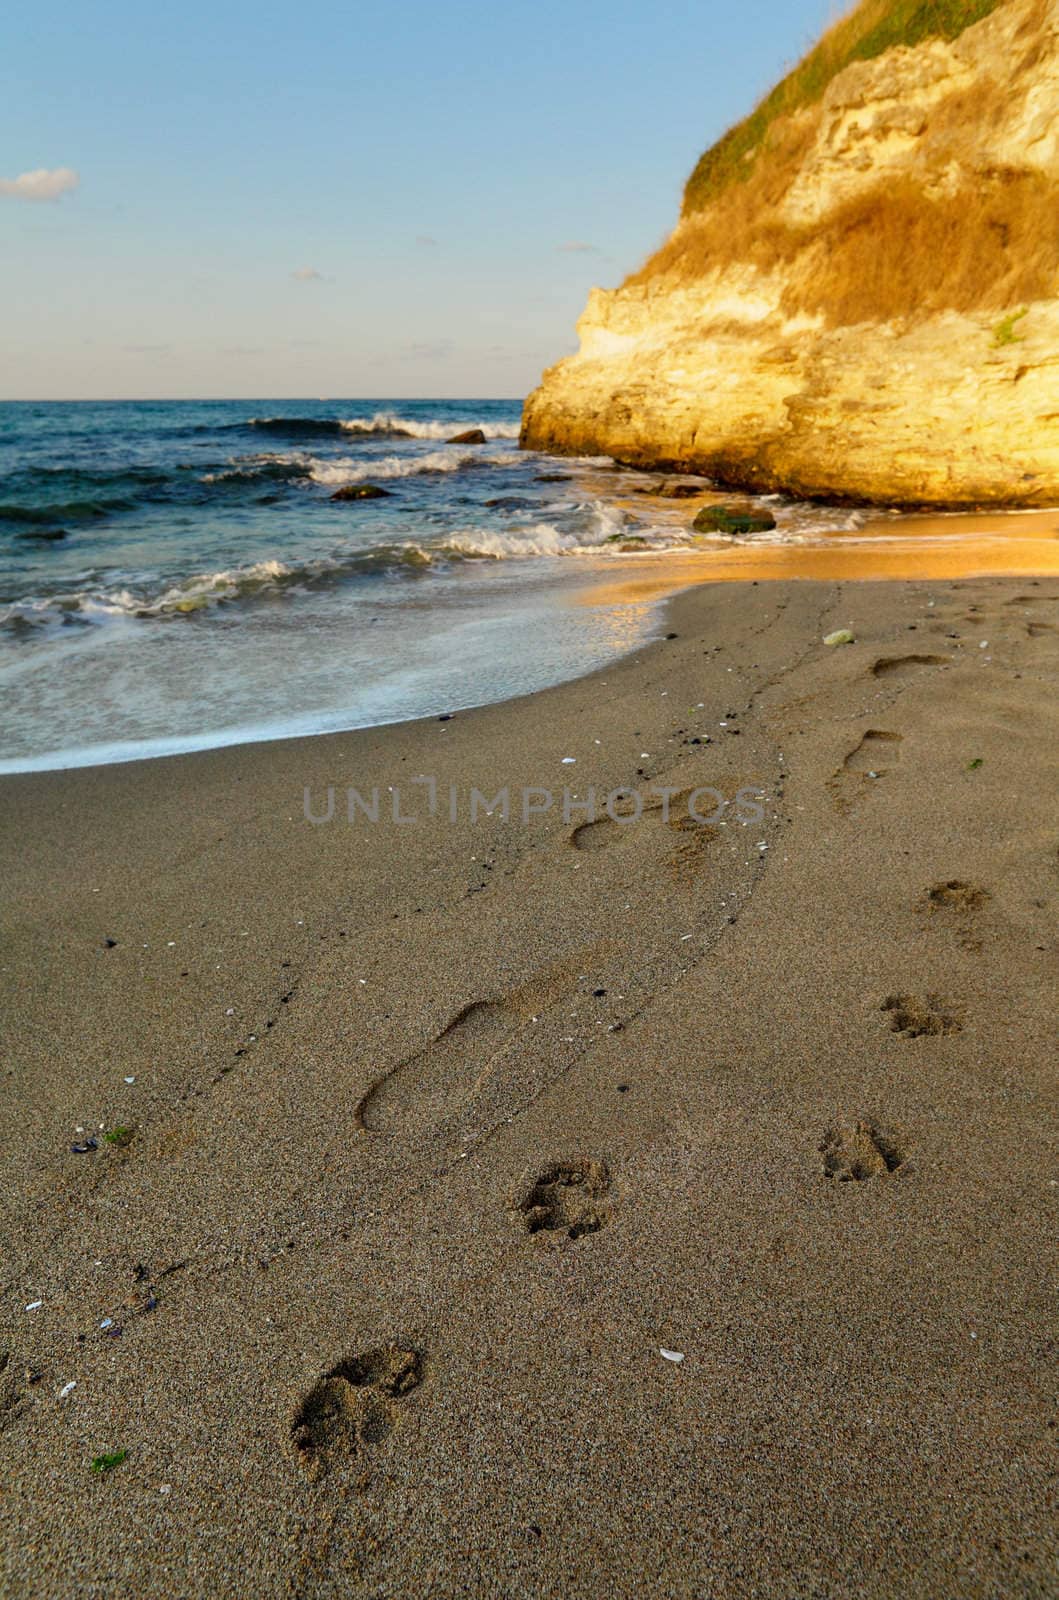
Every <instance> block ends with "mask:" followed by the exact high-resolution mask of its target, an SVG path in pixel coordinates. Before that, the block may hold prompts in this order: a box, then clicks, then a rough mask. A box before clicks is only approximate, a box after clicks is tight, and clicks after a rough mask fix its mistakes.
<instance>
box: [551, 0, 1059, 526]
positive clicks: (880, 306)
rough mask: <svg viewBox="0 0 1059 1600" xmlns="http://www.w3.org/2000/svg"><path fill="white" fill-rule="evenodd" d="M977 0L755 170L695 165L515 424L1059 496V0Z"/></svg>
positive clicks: (799, 126) (840, 490)
mask: <svg viewBox="0 0 1059 1600" xmlns="http://www.w3.org/2000/svg"><path fill="white" fill-rule="evenodd" d="M861 9H862V11H864V10H866V9H867V7H866V6H865V7H862V8H861ZM957 9H959V7H958V6H957ZM873 10H874V12H875V14H876V15H877V14H878V11H879V6H878V5H877V4H876V5H875V6H874V8H873ZM982 10H988V15H986V16H984V17H982V19H981V20H979V21H976V22H973V23H972V24H971V25H970V26H967V27H965V28H963V30H962V31H955V36H954V37H950V38H945V37H934V38H927V39H923V40H921V41H920V42H918V43H916V44H915V45H913V46H911V47H908V46H903V45H898V46H896V47H893V48H889V49H886V50H885V51H884V52H883V53H881V54H877V55H874V56H870V58H869V59H854V60H852V61H850V62H849V64H847V65H844V66H842V68H841V70H839V71H838V72H837V73H836V74H835V75H834V76H832V77H831V78H830V80H829V82H828V83H827V86H826V87H825V88H824V90H823V93H822V95H820V96H819V97H818V98H816V99H815V100H814V99H812V98H810V99H809V100H808V102H807V103H804V104H798V103H797V101H798V95H797V94H795V95H790V96H788V100H789V101H791V102H793V108H792V109H790V110H786V111H784V112H782V113H781V114H779V115H776V116H774V117H772V118H771V120H769V121H768V122H767V125H766V126H765V128H764V130H763V131H762V133H761V137H760V140H759V142H758V144H757V145H756V146H752V147H750V148H749V149H748V151H747V152H744V154H743V155H742V156H741V158H740V159H741V160H742V162H743V163H745V165H746V167H747V169H748V170H747V175H745V176H744V175H743V173H742V172H739V173H737V174H736V176H735V177H734V178H728V179H724V180H722V181H720V182H719V183H718V182H714V183H713V188H712V191H711V192H708V193H707V196H706V199H705V201H704V202H702V203H701V204H700V203H696V201H695V199H694V196H693V194H692V188H691V186H689V200H688V202H687V203H686V207H685V214H684V216H683V217H682V219H681V221H680V223H679V224H678V226H677V229H676V230H675V232H674V234H673V236H672V238H671V239H670V241H669V242H668V244H667V245H666V246H665V247H664V248H663V250H662V251H661V252H659V255H658V256H657V257H656V258H655V259H654V260H653V261H650V262H648V264H647V266H646V267H645V268H644V269H643V270H642V271H641V272H640V273H639V274H637V275H636V276H635V277H633V278H631V279H630V280H629V281H628V282H627V283H626V284H625V285H624V286H623V287H622V288H620V289H617V290H614V291H609V292H605V291H602V290H595V291H593V293H592V295H591V298H590V300H589V304H588V307H587V309H586V311H585V313H584V315H583V316H582V318H581V321H580V323H579V325H578V331H579V333H580V337H581V349H580V352H579V353H578V354H577V355H575V356H572V357H570V358H569V359H568V360H565V361H562V362H560V363H559V364H558V366H555V367H553V368H551V370H550V371H548V372H547V373H546V374H545V376H544V379H543V382H542V385H541V387H540V388H539V389H538V390H537V391H536V392H535V393H534V394H533V395H532V396H531V397H530V399H529V401H528V402H527V406H526V411H525V422H524V427H523V443H524V444H525V445H526V446H528V447H531V448H534V449H542V450H550V451H555V452H559V453H569V452H576V453H589V454H597V453H603V454H609V455H613V456H616V457H618V458H619V459H621V460H623V461H630V462H636V463H641V464H644V465H647V464H650V465H664V466H666V467H668V468H676V469H684V470H691V471H696V472H702V473H706V474H708V475H710V476H712V477H714V478H715V479H717V480H718V481H720V482H724V483H726V484H732V485H740V486H744V487H747V488H753V489H770V490H771V489H784V490H789V491H791V492H793V493H796V494H798V495H804V496H824V497H851V498H857V499H864V500H871V501H878V502H885V503H891V504H892V503H904V504H924V505H947V506H960V505H964V506H966V505H974V504H1023V505H1042V504H1057V503H1059V0H1001V3H999V4H996V5H995V8H994V9H989V7H988V4H986V5H983V4H982V3H981V0H979V4H978V7H977V11H978V14H979V15H981V12H982ZM854 23H855V19H854ZM853 25H854V24H845V25H843V26H847V27H848V26H853ZM828 48H830V49H832V56H833V55H834V45H833V41H832V44H831V45H829V42H828V40H825V41H824V43H823V44H822V45H821V46H820V47H819V49H820V51H825V50H826V49H828ZM812 64H813V62H812V59H810V62H809V65H810V67H811V66H812ZM746 127H751V123H748V124H747V125H745V126H744V129H743V130H736V133H739V134H740V135H741V136H742V137H743V139H744V143H746V142H747V136H746V134H745V128H746ZM734 138H735V134H733V135H730V136H729V140H730V141H731V140H733V139H734ZM717 148H718V150H719V151H721V153H722V154H723V153H724V148H725V147H724V144H723V142H722V146H719V147H717ZM729 148H732V147H731V146H729ZM710 159H711V157H710V156H708V157H707V158H705V160H706V161H707V163H708V162H709V161H710ZM701 167H702V163H700V168H701ZM695 181H696V180H693V183H694V182H695Z"/></svg>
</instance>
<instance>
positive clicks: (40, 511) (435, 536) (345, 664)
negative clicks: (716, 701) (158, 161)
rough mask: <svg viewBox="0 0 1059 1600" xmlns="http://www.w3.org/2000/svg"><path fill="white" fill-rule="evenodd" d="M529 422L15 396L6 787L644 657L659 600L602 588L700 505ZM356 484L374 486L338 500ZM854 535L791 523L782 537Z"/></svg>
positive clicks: (9, 427)
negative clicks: (538, 441) (536, 441)
mask: <svg viewBox="0 0 1059 1600" xmlns="http://www.w3.org/2000/svg"><path fill="white" fill-rule="evenodd" d="M520 414H521V404H520V402H519V401H514V400H478V401H468V400H459V401H449V400H418V401H408V400H401V401H387V400H333V399H329V400H319V401H312V402H307V401H304V400H299V401H278V400H258V401H245V400H229V401H208V402H206V401H203V402H200V401H152V402H139V401H137V402H108V403H96V402H69V403H47V404H44V403H35V402H19V403H3V404H0V772H19V771H32V770H47V769H51V768H62V767H74V766H83V765H88V764H94V763H104V762H113V761H127V760H137V759H144V758H148V757H153V756H160V755H167V754H173V753H177V752H184V751H191V750H201V749H207V748H210V747H215V746H219V745H227V744H234V743H242V742H249V741H258V740H268V739H277V738H283V737H288V736H292V735H301V734H311V733H322V732H328V731H337V730H345V729H350V728H356V727H366V726H370V725H373V724H379V723H385V722H396V721H403V720H406V719H409V718H414V717H424V716H429V715H441V714H444V713H446V712H452V711H455V710H458V709H462V708H465V707H468V706H473V705H481V704H485V703H489V702H494V701H498V700H503V699H507V698H509V697H511V696H513V695H516V694H522V693H526V692H529V691H533V690H537V689H541V688H544V687H546V686H548V685H551V684H555V683H558V682H561V681H563V680H566V679H569V678H572V677H575V676H577V675H579V674H581V673H583V672H586V671H589V670H591V669H592V668H593V667H597V666H601V665H604V664H605V663H607V662H608V661H610V660H613V659H614V658H616V657H617V656H620V655H623V654H625V653H627V652H629V651H632V650H635V649H637V648H638V647H639V646H641V645H642V644H643V643H644V642H645V641H646V640H648V639H650V638H651V637H652V636H653V635H654V634H655V633H656V632H657V630H658V628H659V625H660V607H659V603H658V602H657V601H650V600H644V601H642V602H639V603H635V602H633V603H630V602H628V601H627V600H620V601H619V600H615V599H613V598H610V599H608V598H605V596H606V593H607V587H606V585H603V584H601V585H599V592H600V594H601V595H602V596H604V598H601V599H600V600H599V601H598V603H594V602H593V601H592V599H591V594H592V584H593V583H594V582H595V581H596V580H598V579H599V578H600V576H607V575H613V574H614V573H616V572H617V571H619V570H620V569H622V568H623V567H629V566H630V565H635V564H636V562H637V561H638V560H642V557H643V556H644V555H653V554H659V553H662V552H667V551H672V550H681V549H685V550H686V548H687V547H688V545H689V543H690V538H689V531H688V530H689V522H690V519H689V517H688V514H687V507H686V506H684V507H681V505H680V503H679V502H678V501H674V502H672V503H671V504H670V503H668V502H662V503H659V502H652V503H651V507H652V508H651V509H650V510H648V509H647V507H648V502H647V500H645V499H644V498H643V497H642V493H641V498H640V499H639V500H637V498H636V496H637V493H638V492H639V491H642V489H643V487H644V485H645V483H647V484H648V487H649V486H650V484H649V481H648V480H647V479H645V476H644V475H643V474H638V473H634V472H629V471H628V470H626V469H623V468H621V467H619V466H616V464H615V463H614V462H612V461H610V460H607V459H587V460H568V459H562V460H557V459H553V458H549V457H546V456H542V455H538V454H535V453H533V452H528V451H520V449H519V447H518V435H519V422H520ZM469 430H478V431H479V432H480V433H481V434H482V435H484V443H474V444H458V443H452V442H451V441H452V440H454V439H455V438H456V437H457V436H458V435H459V434H461V433H466V432H468V431H469ZM361 484H372V485H374V486H376V487H377V488H379V489H382V490H384V491H385V494H383V495H380V496H378V497H377V498H372V499H338V500H336V499H335V498H334V496H335V494H336V493H337V492H338V491H339V490H341V489H343V488H345V487H348V486H350V485H361ZM855 515H856V514H854V516H855ZM849 518H850V512H849V511H848V509H842V508H835V509H834V510H833V511H831V512H829V511H828V509H827V508H820V507H813V508H798V507H789V508H786V509H785V511H784V515H783V518H782V519H781V526H780V528H779V530H778V531H777V535H776V537H778V538H781V539H784V538H787V539H792V538H793V539H797V538H802V537H805V536H806V530H807V528H808V529H810V531H811V530H812V529H819V530H820V531H822V532H825V533H826V531H827V529H828V527H831V526H834V527H835V528H839V527H848V526H849ZM586 595H587V596H588V598H587V599H586Z"/></svg>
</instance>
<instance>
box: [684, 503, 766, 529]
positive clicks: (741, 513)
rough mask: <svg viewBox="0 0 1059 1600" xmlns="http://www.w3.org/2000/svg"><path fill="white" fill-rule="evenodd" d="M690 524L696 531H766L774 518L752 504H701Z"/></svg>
mask: <svg viewBox="0 0 1059 1600" xmlns="http://www.w3.org/2000/svg"><path fill="white" fill-rule="evenodd" d="M691 526H692V527H693V528H694V529H695V532H696V533H768V532H769V531H770V530H771V529H772V528H774V527H775V526H776V519H775V517H774V516H773V515H772V513H771V511H758V510H757V509H756V508H755V507H754V506H703V508H702V510H701V511H700V512H699V514H698V516H697V517H696V518H695V521H694V522H693V523H692V524H691Z"/></svg>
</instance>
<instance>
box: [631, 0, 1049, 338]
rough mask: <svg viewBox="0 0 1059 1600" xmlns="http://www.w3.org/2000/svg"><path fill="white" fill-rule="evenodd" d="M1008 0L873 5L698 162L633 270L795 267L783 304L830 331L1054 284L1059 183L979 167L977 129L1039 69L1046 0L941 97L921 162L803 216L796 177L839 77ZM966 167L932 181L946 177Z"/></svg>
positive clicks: (1003, 306) (646, 278)
mask: <svg viewBox="0 0 1059 1600" xmlns="http://www.w3.org/2000/svg"><path fill="white" fill-rule="evenodd" d="M1005 3H1008V0H863V3H862V4H861V5H859V6H858V7H857V8H856V10H855V11H853V12H852V13H851V15H850V16H848V17H846V18H845V19H844V20H843V21H841V22H839V23H838V24H837V25H836V26H835V27H834V28H832V29H831V30H830V31H829V32H828V33H827V34H826V35H825V36H824V38H823V39H822V40H821V42H820V43H819V44H818V45H817V46H816V48H815V49H814V50H812V51H811V52H810V53H809V55H808V56H806V58H805V60H804V61H803V62H802V63H801V64H800V65H799V66H798V67H796V68H795V70H794V71H793V72H792V73H790V74H789V75H788V76H787V77H786V78H785V79H784V80H783V82H782V83H780V84H779V85H778V87H777V88H776V89H774V90H773V91H772V93H771V94H770V95H769V96H767V98H766V99H765V100H764V101H763V102H762V104H761V105H760V106H759V107H758V108H757V110H756V111H754V112H753V114H752V115H751V116H750V117H748V118H747V119H746V120H745V121H744V122H742V123H740V124H739V125H738V126H737V127H735V128H733V129H731V130H730V132H728V133H727V134H726V135H725V136H724V138H723V139H721V140H720V142H719V143H718V144H716V145H714V147H713V148H712V149H711V150H709V151H707V152H706V154H705V155H704V156H703V157H702V158H701V159H700V161H699V163H698V165H697V167H696V168H695V171H694V172H693V174H692V176H691V178H690V180H689V182H688V186H687V190H686V194H685V201H684V214H683V218H682V221H681V224H680V226H679V227H678V228H677V229H676V231H675V232H674V234H673V235H672V237H671V238H670V239H669V240H668V241H667V243H666V244H665V245H663V247H662V248H661V250H659V251H657V252H656V253H655V254H654V255H653V256H652V257H651V258H650V259H649V260H648V261H647V263H646V264H645V266H644V267H642V268H641V269H640V271H639V272H637V273H635V274H633V276H632V277H631V278H630V280H629V282H630V283H631V284H637V283H647V282H651V281H653V280H657V279H659V278H661V277H665V278H669V279H671V280H676V281H678V282H679V281H684V282H688V281H692V280H694V279H697V278H701V277H703V276H705V275H706V274H708V273H710V272H711V271H714V270H720V269H724V268H726V267H730V266H732V265H733V264H737V263H745V264H746V265H747V266H749V267H754V268H757V269H759V270H761V271H765V272H769V271H773V270H775V269H777V268H778V269H781V270H782V272H783V274H784V279H785V286H784V293H783V310H784V311H785V312H786V313H787V314H788V315H797V314H799V313H806V314H809V315H812V316H820V317H822V318H823V320H824V322H825V324H826V325H828V326H830V327H837V326H849V325H851V324H856V323H859V322H863V321H893V320H900V319H909V318H914V317H921V316H933V315H936V314H937V313H939V312H942V311H946V310H958V311H979V310H987V311H988V310H995V311H998V312H999V311H1005V310H1010V309H1011V308H1013V307H1017V306H1020V305H1023V304H1025V303H1027V302H1032V301H1035V300H1039V299H1042V298H1047V297H1049V296H1051V295H1052V294H1053V293H1054V292H1055V286H1056V282H1057V275H1059V189H1057V186H1056V184H1055V182H1054V181H1053V179H1052V178H1051V176H1050V175H1048V174H1046V173H1044V172H1042V171H1040V170H1033V169H1031V168H1027V167H1025V166H1021V167H1020V166H1016V165H1014V164H996V163H990V164H989V165H988V166H987V167H986V168H985V169H980V170H974V169H973V166H969V165H968V153H969V151H970V150H971V149H972V148H973V133H974V130H975V129H982V128H988V127H989V126H990V125H991V124H995V123H997V122H999V121H1000V119H1001V118H1002V117H1003V115H1004V113H1005V111H1006V109H1007V107H1008V106H1009V105H1010V103H1011V99H1012V95H1013V94H1014V93H1015V92H1016V86H1017V83H1018V80H1020V79H1021V78H1023V77H1024V76H1025V75H1027V74H1032V72H1033V70H1034V67H1035V65H1036V62H1037V58H1038V55H1039V53H1040V48H1041V38H1042V36H1043V34H1044V31H1045V28H1046V24H1047V14H1048V4H1047V0H1038V3H1037V4H1035V5H1033V6H1032V7H1031V8H1030V11H1029V12H1028V14H1027V16H1026V18H1025V20H1024V22H1023V25H1022V26H1021V27H1020V28H1019V30H1018V32H1017V33H1016V36H1015V38H1014V42H1013V47H1012V52H1011V55H1010V57H1007V58H1004V59H998V60H997V61H996V62H995V63H994V64H993V65H992V68H991V71H990V73H989V74H988V75H987V76H985V77H983V76H982V75H981V74H978V75H976V77H975V80H974V82H973V83H972V84H971V85H970V86H969V87H968V88H967V89H966V90H963V91H961V90H960V89H959V88H958V87H956V86H954V89H953V92H952V93H950V94H947V95H945V96H943V97H941V98H940V99H939V100H938V101H937V103H936V104H935V105H933V106H932V107H931V108H930V110H929V113H928V114H927V118H926V125H925V126H924V127H923V128H922V129H919V130H917V137H916V142H917V145H918V157H917V167H916V170H915V171H913V172H909V173H907V174H900V173H899V174H892V173H891V174H888V175H887V176H886V178H885V180H884V181H880V182H879V183H878V184H877V185H875V186H874V187H869V188H868V189H866V190H864V189H862V190H861V191H860V192H858V193H856V194H854V195H851V196H850V197H849V198H848V199H847V200H845V201H844V202H843V201H842V200H841V199H839V200H838V201H837V202H836V203H835V204H833V205H832V206H830V207H829V208H828V209H826V211H825V212H824V214H823V215H820V216H815V217H813V218H811V219H809V220H801V219H798V218H795V219H793V220H792V218H791V216H790V212H789V207H788V205H787V202H788V198H789V195H790V192H791V188H792V184H793V183H794V182H795V180H796V179H797V178H798V176H799V174H800V172H801V171H802V170H803V167H804V163H805V161H806V158H807V157H808V155H809V154H810V152H811V150H812V149H813V146H814V142H815V141H816V139H817V136H818V133H819V130H820V127H821V125H822V118H823V115H824V107H823V104H822V102H823V97H824V95H825V94H826V91H827V89H828V87H829V86H830V85H831V84H832V83H833V81H834V80H835V78H836V77H837V75H838V74H839V73H840V72H842V71H843V70H844V69H845V68H847V67H849V66H851V65H853V64H854V63H856V62H858V61H874V60H876V59H877V58H878V57H879V56H881V55H883V54H884V53H885V52H886V51H887V50H889V49H891V48H892V47H893V46H896V45H916V44H921V43H923V42H924V41H926V40H930V39H939V40H952V39H955V38H958V37H959V36H960V35H961V34H962V33H963V32H965V31H966V29H967V28H969V27H970V26H971V25H972V24H974V23H976V22H980V21H982V20H983V19H984V18H985V17H986V16H988V15H989V14H990V13H992V12H993V11H995V10H997V9H998V7H999V6H1002V5H1004V4H1005ZM953 173H956V174H961V175H962V176H961V177H960V179H959V181H956V182H952V181H947V182H946V183H945V184H934V183H933V182H932V181H931V178H932V175H935V174H953Z"/></svg>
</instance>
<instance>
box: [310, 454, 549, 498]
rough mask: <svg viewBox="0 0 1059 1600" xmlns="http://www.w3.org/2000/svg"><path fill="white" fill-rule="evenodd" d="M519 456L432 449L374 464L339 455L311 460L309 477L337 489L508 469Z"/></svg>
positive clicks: (384, 458)
mask: <svg viewBox="0 0 1059 1600" xmlns="http://www.w3.org/2000/svg"><path fill="white" fill-rule="evenodd" d="M521 461H522V457H521V456H518V455H516V454H515V452H514V451H511V450H509V451H505V452H504V453H503V454H500V453H498V452H496V451H493V452H492V453H490V454H483V452H482V451H481V449H478V450H475V451H472V450H462V451H458V452H457V451H455V450H432V451H430V452H429V453H428V454H426V455H422V456H382V457H381V458H380V459H378V460H376V461H358V460H356V459H355V458H354V457H352V456H339V457H336V458H335V459H334V460H333V461H324V460H320V459H316V458H314V459H313V460H312V462H311V466H310V472H309V476H310V477H311V478H312V480H313V482H314V483H322V484H326V485H327V486H328V487H329V488H333V489H338V488H341V487H342V485H344V484H347V483H367V482H369V481H370V482H374V481H375V480H376V479H377V478H382V479H392V478H418V477H420V476H422V475H423V474H424V473H430V472H462V471H465V470H467V469H471V468H474V467H509V466H517V465H519V464H520V463H521Z"/></svg>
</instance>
